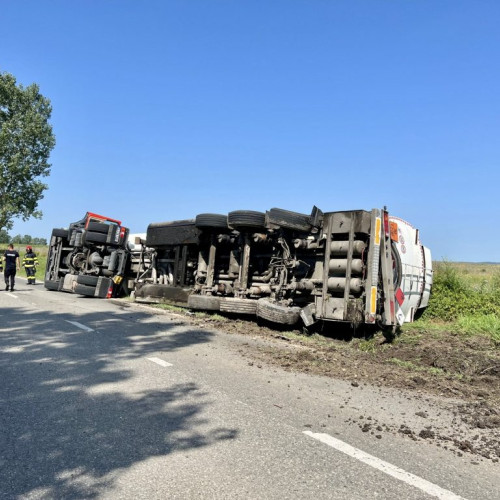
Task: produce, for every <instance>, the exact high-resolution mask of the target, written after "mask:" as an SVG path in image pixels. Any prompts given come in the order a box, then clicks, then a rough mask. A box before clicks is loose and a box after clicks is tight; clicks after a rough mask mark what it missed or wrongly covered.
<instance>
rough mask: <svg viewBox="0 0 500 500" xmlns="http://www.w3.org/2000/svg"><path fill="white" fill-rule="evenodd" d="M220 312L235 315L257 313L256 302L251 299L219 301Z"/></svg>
mask: <svg viewBox="0 0 500 500" xmlns="http://www.w3.org/2000/svg"><path fill="white" fill-rule="evenodd" d="M220 310H221V311H222V312H229V313H235V314H253V315H255V312H256V311H257V301H256V300H252V299H233V298H227V299H223V300H221V301H220Z"/></svg>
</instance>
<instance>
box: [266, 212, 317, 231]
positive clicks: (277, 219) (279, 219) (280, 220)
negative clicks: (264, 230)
mask: <svg viewBox="0 0 500 500" xmlns="http://www.w3.org/2000/svg"><path fill="white" fill-rule="evenodd" d="M266 221H268V222H269V223H271V224H276V225H278V226H282V227H285V228H288V229H295V230H298V231H310V230H311V227H312V225H311V222H310V221H311V218H310V216H309V215H305V214H301V213H299V212H291V211H290V210H283V209H282V208H271V210H269V211H268V212H267V214H266Z"/></svg>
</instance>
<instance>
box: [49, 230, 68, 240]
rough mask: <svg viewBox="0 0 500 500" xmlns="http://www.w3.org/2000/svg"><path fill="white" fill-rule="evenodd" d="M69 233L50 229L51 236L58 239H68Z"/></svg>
mask: <svg viewBox="0 0 500 500" xmlns="http://www.w3.org/2000/svg"><path fill="white" fill-rule="evenodd" d="M68 233H69V231H68V230H67V229H59V228H55V229H52V236H58V237H59V238H64V239H66V240H67V239H68V235H69V234H68Z"/></svg>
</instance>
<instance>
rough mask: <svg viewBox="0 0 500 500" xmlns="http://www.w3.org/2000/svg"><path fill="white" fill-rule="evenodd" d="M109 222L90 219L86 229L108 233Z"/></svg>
mask: <svg viewBox="0 0 500 500" xmlns="http://www.w3.org/2000/svg"><path fill="white" fill-rule="evenodd" d="M109 226H110V224H105V223H104V222H97V221H95V220H91V221H90V222H89V223H88V225H87V231H92V232H94V233H102V234H108V231H109Z"/></svg>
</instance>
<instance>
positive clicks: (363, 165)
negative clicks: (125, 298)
mask: <svg viewBox="0 0 500 500" xmlns="http://www.w3.org/2000/svg"><path fill="white" fill-rule="evenodd" d="M499 19H500V2H498V1H481V0H475V1H460V0H449V1H447V0H441V1H437V2H436V1H434V0H427V1H426V0H415V1H409V0H401V1H392V0H387V1H382V0H381V1H376V0H370V1H368V0H365V1H362V0H359V1H355V0H354V1H353V0H345V1H343V0H338V1H335V0H266V1H264V0H247V1H243V0H242V1H238V0H224V1H223V0H203V1H202V0H183V1H180V0H179V1H174V0H172V1H167V0H165V1H159V0H150V1H143V2H139V1H129V0H119V1H118V0H105V1H104V0H101V1H97V0H95V1H71V2H69V1H56V0H51V1H42V0H36V1H32V0H31V1H27V0H23V1H22V2H18V1H14V0H12V1H8V0H0V27H1V28H0V71H7V72H9V73H12V74H13V75H15V76H16V78H17V80H18V82H19V83H22V84H24V85H29V84H30V83H32V82H36V83H38V84H39V85H40V88H41V92H42V94H44V95H45V96H46V97H48V98H49V99H50V100H51V101H52V105H53V114H52V120H51V122H52V124H53V128H54V132H55V134H56V139H57V145H56V147H55V149H54V151H53V153H52V155H51V163H52V172H51V175H50V177H48V178H47V179H46V182H48V184H49V189H48V190H47V191H46V192H45V197H44V199H43V200H42V201H41V203H40V208H41V209H42V210H43V212H44V217H43V220H40V221H38V220H34V219H31V220H29V221H28V222H22V221H17V222H16V224H15V226H14V229H13V230H12V231H11V234H12V235H14V234H18V233H20V234H31V235H33V236H39V237H47V236H48V235H50V231H51V229H52V227H62V226H65V225H67V224H68V223H70V222H72V221H74V220H78V219H80V218H81V217H82V216H83V215H84V214H85V212H86V211H92V212H97V213H100V214H103V215H108V216H110V217H113V218H118V219H121V220H122V221H123V223H124V224H125V225H127V226H128V227H130V229H131V231H132V232H144V231H145V230H146V228H147V225H148V224H149V223H150V222H160V221H167V220H175V219H184V218H192V217H194V216H195V215H196V214H197V213H202V212H215V213H227V212H228V211H231V210H238V209H248V210H261V211H265V210H266V209H269V208H272V207H280V208H285V209H289V210H295V211H299V212H306V213H309V212H310V210H311V208H312V206H313V205H317V206H318V207H320V208H321V209H322V210H323V211H336V210H349V209H360V208H361V209H371V208H373V207H382V206H384V205H387V206H388V208H389V211H390V212H391V213H392V214H394V215H397V216H399V217H402V218H404V219H406V220H408V221H409V222H411V223H412V224H413V225H415V226H416V227H418V228H419V229H420V234H421V238H422V241H423V243H424V244H425V245H426V246H428V247H429V248H430V249H431V251H432V253H433V257H434V258H435V259H442V258H446V259H449V260H463V261H500V256H499V252H500V250H499V249H500V230H499V218H500V217H499V216H500V210H499V209H498V207H497V200H498V198H500V195H499V185H500V141H499V137H500V91H499V89H500V83H499V82H500V60H499V55H500V30H499V29H498V21H499Z"/></svg>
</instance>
